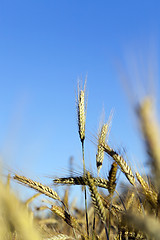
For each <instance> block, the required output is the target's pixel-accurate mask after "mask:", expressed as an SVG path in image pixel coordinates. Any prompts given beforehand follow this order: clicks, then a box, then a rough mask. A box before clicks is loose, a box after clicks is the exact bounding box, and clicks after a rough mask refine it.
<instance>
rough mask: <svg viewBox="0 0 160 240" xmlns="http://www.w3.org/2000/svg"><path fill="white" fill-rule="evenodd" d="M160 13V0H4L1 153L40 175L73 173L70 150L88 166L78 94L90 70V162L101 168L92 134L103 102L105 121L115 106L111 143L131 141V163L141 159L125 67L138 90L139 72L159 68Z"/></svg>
mask: <svg viewBox="0 0 160 240" xmlns="http://www.w3.org/2000/svg"><path fill="white" fill-rule="evenodd" d="M159 13H160V2H159V1H147V0H141V1H140V0H134V1H132V0H130V1H127V0H125V1H123V0H120V1H118V0H116V1H114V0H113V1H104V0H102V1H93V0H87V1H86V0H81V1H78V0H57V1H54V0H47V1H46V0H45V1H43V0H41V1H39V0H34V1H33V0H32V1H31V0H23V1H21V0H19V1H18V0H15V1H12V0H1V1H0V83H1V84H0V113H1V117H0V155H1V157H2V160H3V161H4V162H5V164H6V165H7V166H8V167H10V168H11V169H12V170H13V171H18V172H19V173H21V174H24V175H26V176H29V177H33V176H36V177H39V178H40V179H41V177H44V176H46V175H60V176H64V175H65V173H66V174H67V169H69V158H70V156H73V157H74V164H75V165H79V166H81V148H80V147H81V145H80V141H79V136H78V128H77V116H76V106H75V92H76V88H77V79H78V77H80V78H81V77H82V80H84V79H85V76H86V75H88V79H87V94H88V110H87V120H86V134H87V139H86V145H85V147H86V151H85V154H86V162H87V166H90V165H91V166H92V168H93V169H95V154H96V148H95V146H94V144H93V143H91V142H90V141H89V140H88V139H91V138H92V135H95V134H96V132H97V129H98V125H99V120H100V116H101V113H102V109H103V108H104V109H105V117H106V118H105V119H106V120H107V119H108V116H109V114H110V111H111V110H112V109H114V116H113V121H112V129H111V134H110V140H111V142H112V144H113V145H112V146H113V147H114V148H116V149H117V148H122V147H124V148H125V149H126V151H127V152H129V156H131V158H132V159H130V160H131V162H132V160H133V159H134V160H136V161H137V160H138V161H139V162H140V161H141V160H142V159H143V157H144V156H143V151H142V149H141V147H142V146H143V145H141V141H140V140H139V138H138V137H139V135H138V129H137V128H136V124H135V122H134V120H133V115H132V113H133V112H132V111H131V109H130V107H129V104H128V99H127V96H126V95H125V91H124V89H123V86H122V83H121V80H120V78H121V77H120V75H121V74H120V72H119V66H121V67H120V69H121V70H122V72H124V74H128V75H129V76H130V78H132V81H135V82H134V84H133V85H134V87H135V89H136V90H137V92H139V86H138V85H136V84H137V82H136V80H137V79H136V78H137V73H138V74H139V75H140V78H141V77H142V76H143V79H141V80H143V85H144V86H146V85H147V84H148V83H147V82H148V76H149V75H148V72H149V67H148V66H151V67H153V72H152V73H154V71H156V70H154V68H156V63H157V65H158V64H159V62H158V60H156V58H157V56H158V55H159V53H158V51H159V48H158V43H159V42H160V17H159ZM136 59H137V61H136ZM142 62H143V63H144V64H143V63H142ZM136 63H137V65H138V67H136ZM148 63H149V64H151V65H147V64H148ZM152 65H153V66H152ZM137 69H138V70H137ZM142 70H143V71H142ZM157 86H158V85H157ZM105 161H108V159H107V158H106V160H105ZM102 173H105V174H107V170H105V169H103V171H102Z"/></svg>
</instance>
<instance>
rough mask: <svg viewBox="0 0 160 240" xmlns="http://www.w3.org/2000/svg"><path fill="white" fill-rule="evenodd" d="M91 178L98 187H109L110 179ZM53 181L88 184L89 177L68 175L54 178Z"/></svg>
mask: <svg viewBox="0 0 160 240" xmlns="http://www.w3.org/2000/svg"><path fill="white" fill-rule="evenodd" d="M91 178H92V179H93V181H94V184H95V186H97V187H101V188H106V189H108V186H109V184H108V180H106V179H104V178H100V177H97V178H94V177H92V176H91ZM53 182H54V183H55V184H68V185H88V179H87V177H82V176H79V177H68V178H57V179H54V180H53Z"/></svg>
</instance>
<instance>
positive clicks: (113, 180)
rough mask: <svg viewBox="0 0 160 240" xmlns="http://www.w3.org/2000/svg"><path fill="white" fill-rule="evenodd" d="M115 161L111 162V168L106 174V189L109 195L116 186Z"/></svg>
mask: <svg viewBox="0 0 160 240" xmlns="http://www.w3.org/2000/svg"><path fill="white" fill-rule="evenodd" d="M117 168H118V166H117V163H116V162H114V163H112V166H111V169H110V171H109V176H108V180H109V182H108V185H109V186H108V191H109V193H110V195H113V193H114V190H115V188H116V174H117Z"/></svg>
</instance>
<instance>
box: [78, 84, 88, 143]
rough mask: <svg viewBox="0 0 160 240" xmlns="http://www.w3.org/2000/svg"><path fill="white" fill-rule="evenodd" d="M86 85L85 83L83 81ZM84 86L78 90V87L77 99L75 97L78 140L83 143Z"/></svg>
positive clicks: (84, 120)
mask: <svg viewBox="0 0 160 240" xmlns="http://www.w3.org/2000/svg"><path fill="white" fill-rule="evenodd" d="M85 85H86V81H85ZM85 85H84V89H83V90H82V89H80V87H79V85H78V97H77V101H76V103H77V114H78V130H79V136H80V140H81V142H82V143H83V142H84V139H85V124H86V108H87V107H86V100H85Z"/></svg>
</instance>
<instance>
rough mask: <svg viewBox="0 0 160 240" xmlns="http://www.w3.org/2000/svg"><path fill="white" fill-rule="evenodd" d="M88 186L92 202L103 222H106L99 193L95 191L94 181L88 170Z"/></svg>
mask: <svg viewBox="0 0 160 240" xmlns="http://www.w3.org/2000/svg"><path fill="white" fill-rule="evenodd" d="M87 179H88V186H89V190H90V193H91V198H92V203H93V205H94V207H95V209H96V211H97V213H98V215H99V217H100V219H101V221H102V222H103V223H106V212H105V209H104V206H103V203H102V200H101V198H100V195H99V193H98V191H97V188H96V186H95V184H94V181H93V179H92V177H91V175H90V173H89V172H87Z"/></svg>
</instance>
